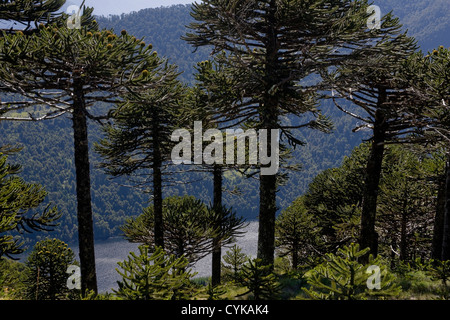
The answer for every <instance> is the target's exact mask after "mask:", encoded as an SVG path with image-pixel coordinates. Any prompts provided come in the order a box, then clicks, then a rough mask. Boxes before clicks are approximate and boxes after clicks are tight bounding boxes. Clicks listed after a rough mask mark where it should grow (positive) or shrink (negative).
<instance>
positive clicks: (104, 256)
mask: <svg viewBox="0 0 450 320" xmlns="http://www.w3.org/2000/svg"><path fill="white" fill-rule="evenodd" d="M257 243H258V223H257V222H251V223H250V224H249V225H248V227H247V229H246V230H245V234H244V236H243V237H240V238H238V239H237V241H236V244H237V245H238V246H239V247H241V248H242V251H243V253H245V254H247V255H249V256H252V257H255V256H256V252H257ZM70 247H71V248H72V250H73V251H74V252H75V255H76V257H77V258H78V247H76V246H70ZM227 250H228V249H227V248H224V249H223V250H222V254H224V253H225V252H226V251H227ZM131 251H133V252H138V251H139V250H138V244H136V243H130V242H128V241H126V240H123V239H111V240H108V241H102V242H97V243H96V244H95V261H96V269H97V270H96V271H97V284H98V290H99V292H112V289H117V281H118V280H121V277H120V275H119V273H118V272H117V270H116V268H118V265H117V262H119V261H124V260H127V259H128V254H129V252H131ZM192 270H193V271H194V272H197V273H198V274H197V275H196V276H195V277H207V276H210V275H211V256H207V257H205V258H203V259H202V260H200V261H198V262H197V263H196V264H195V265H194V266H193V267H192Z"/></svg>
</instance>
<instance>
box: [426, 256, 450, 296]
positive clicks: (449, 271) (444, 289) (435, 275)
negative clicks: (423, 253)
mask: <svg viewBox="0 0 450 320" xmlns="http://www.w3.org/2000/svg"><path fill="white" fill-rule="evenodd" d="M428 270H429V272H430V274H431V276H432V279H438V280H440V281H441V283H442V286H441V290H440V296H441V298H442V299H445V300H449V299H450V288H449V286H448V281H449V279H450V260H446V261H440V260H435V261H432V262H430V264H429V269H428Z"/></svg>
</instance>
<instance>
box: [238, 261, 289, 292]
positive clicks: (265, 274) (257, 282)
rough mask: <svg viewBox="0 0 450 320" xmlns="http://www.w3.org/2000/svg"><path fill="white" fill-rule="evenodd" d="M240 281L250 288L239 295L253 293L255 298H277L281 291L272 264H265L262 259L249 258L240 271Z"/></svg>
mask: <svg viewBox="0 0 450 320" xmlns="http://www.w3.org/2000/svg"><path fill="white" fill-rule="evenodd" d="M238 283H239V284H240V285H242V286H244V287H247V289H248V290H247V291H246V292H245V293H242V294H240V295H239V296H244V295H247V294H249V293H251V294H252V295H253V299H255V300H269V299H275V298H277V297H278V296H279V294H280V292H281V286H280V284H279V282H278V279H277V276H276V275H275V274H274V273H273V272H272V266H270V265H263V264H262V260H261V259H248V261H247V263H246V264H244V265H243V267H242V269H241V271H240V273H239V278H238Z"/></svg>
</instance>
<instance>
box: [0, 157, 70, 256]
mask: <svg viewBox="0 0 450 320" xmlns="http://www.w3.org/2000/svg"><path fill="white" fill-rule="evenodd" d="M7 160H8V156H6V155H4V154H3V153H0V258H1V257H2V256H3V255H6V256H11V255H16V254H19V253H21V252H23V249H22V245H23V243H20V242H19V239H17V238H14V236H13V235H11V231H13V230H19V231H20V230H22V231H26V232H33V231H42V230H47V229H51V228H52V227H54V226H55V225H56V224H55V222H56V220H58V219H59V218H60V216H61V213H60V212H58V210H57V209H56V208H50V206H49V205H48V206H47V207H45V208H44V209H43V210H42V212H36V209H37V208H40V206H41V204H42V203H43V202H44V200H45V198H46V196H47V192H46V191H45V190H44V188H42V186H40V185H38V184H30V183H27V182H25V181H24V180H23V179H21V178H20V177H18V176H17V174H18V173H19V172H20V169H21V166H20V165H12V164H9V163H8V162H7Z"/></svg>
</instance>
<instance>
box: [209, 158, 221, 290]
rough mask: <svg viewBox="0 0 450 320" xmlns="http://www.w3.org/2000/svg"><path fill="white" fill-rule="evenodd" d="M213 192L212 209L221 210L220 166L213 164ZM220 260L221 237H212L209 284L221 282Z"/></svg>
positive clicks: (214, 284) (213, 284)
mask: <svg viewBox="0 0 450 320" xmlns="http://www.w3.org/2000/svg"><path fill="white" fill-rule="evenodd" d="M213 176H214V191H213V192H214V194H213V206H214V210H216V211H217V210H220V212H222V179H223V177H222V168H221V167H220V166H218V165H214V168H213ZM221 260H222V243H221V238H220V237H216V238H213V251H212V273H211V284H212V286H216V285H219V284H220V282H221Z"/></svg>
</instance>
